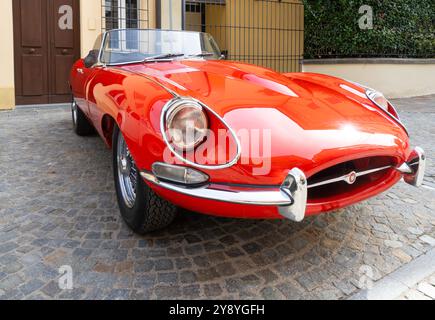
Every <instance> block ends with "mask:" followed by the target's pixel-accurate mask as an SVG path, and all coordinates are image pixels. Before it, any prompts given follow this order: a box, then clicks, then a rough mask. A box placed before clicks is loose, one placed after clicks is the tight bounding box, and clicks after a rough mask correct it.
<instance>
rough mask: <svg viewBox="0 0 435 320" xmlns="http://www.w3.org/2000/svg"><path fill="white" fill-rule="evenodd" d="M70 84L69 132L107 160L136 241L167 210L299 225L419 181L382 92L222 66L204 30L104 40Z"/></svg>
mask: <svg viewBox="0 0 435 320" xmlns="http://www.w3.org/2000/svg"><path fill="white" fill-rule="evenodd" d="M70 81H71V89H72V93H73V98H74V99H73V103H72V115H73V123H74V129H75V131H76V133H77V134H79V135H86V134H89V133H92V132H93V131H94V130H96V131H97V132H98V133H99V135H100V136H101V137H102V138H103V139H104V141H105V143H106V144H107V145H108V146H109V147H111V148H112V149H113V169H114V178H115V186H116V192H117V196H118V202H119V207H120V211H121V213H122V216H123V218H124V219H125V221H126V222H127V224H128V225H129V226H130V227H131V228H132V229H133V230H134V231H136V232H138V233H145V232H149V231H153V230H157V229H160V228H162V227H165V226H167V225H168V224H170V223H171V222H172V221H173V219H174V217H175V215H176V212H177V210H176V208H177V207H182V208H185V209H188V210H191V211H196V212H203V213H208V214H212V215H217V216H224V217H235V218H255V219H279V218H286V219H290V220H292V221H298V222H299V221H302V220H303V219H304V217H305V216H307V215H313V214H318V213H321V212H328V211H332V210H336V209H339V208H343V207H346V206H349V205H352V204H354V203H357V202H360V201H363V200H365V199H368V198H370V197H373V196H376V195H377V194H379V193H381V192H384V191H386V190H388V189H389V188H391V187H392V186H393V185H395V184H396V183H397V182H399V180H401V179H402V178H404V180H405V181H406V182H407V183H409V184H411V185H414V186H420V185H421V184H422V181H423V177H424V171H425V155H424V152H423V150H422V149H421V148H415V149H411V148H410V139H409V135H408V132H407V130H406V128H405V127H404V125H403V124H402V123H401V121H400V118H399V115H398V114H397V112H396V110H395V108H394V107H393V105H392V104H391V103H390V102H389V101H388V100H387V99H386V98H385V97H384V96H383V95H382V94H381V93H379V92H377V91H375V90H373V89H370V88H366V87H363V86H361V85H358V84H356V83H353V82H349V81H345V80H342V79H337V78H334V77H330V76H326V75H320V74H308V73H289V74H280V73H277V72H274V71H272V70H269V69H265V68H262V67H258V66H254V65H250V64H245V63H239V62H230V61H226V60H225V57H223V56H222V55H221V53H220V51H219V48H218V46H217V44H216V42H215V41H214V40H213V38H212V37H211V36H210V35H208V34H205V33H198V32H185V31H162V30H133V29H129V30H112V31H109V32H106V33H105V34H103V35H102V36H101V38H100V39H99V40H98V41H97V44H96V46H95V49H94V50H92V51H91V52H90V53H89V55H88V56H87V57H86V58H85V59H83V60H79V61H77V62H76V63H75V65H74V67H73V68H72V72H71V80H70Z"/></svg>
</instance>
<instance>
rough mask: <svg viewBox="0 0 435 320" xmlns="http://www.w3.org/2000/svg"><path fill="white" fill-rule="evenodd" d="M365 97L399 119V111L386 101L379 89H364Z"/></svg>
mask: <svg viewBox="0 0 435 320" xmlns="http://www.w3.org/2000/svg"><path fill="white" fill-rule="evenodd" d="M366 95H367V98H369V99H370V100H371V101H372V102H373V103H374V104H375V105H377V106H378V107H379V108H381V109H382V110H384V111H386V112H388V113H389V114H390V115H392V116H393V117H394V118H396V119H397V120H399V121H400V117H399V113H398V112H397V110H396V108H395V107H394V106H393V105H392V104H391V102H390V101H388V99H387V98H385V96H384V95H383V94H382V93H380V92H379V91H376V90H373V89H368V90H367V91H366Z"/></svg>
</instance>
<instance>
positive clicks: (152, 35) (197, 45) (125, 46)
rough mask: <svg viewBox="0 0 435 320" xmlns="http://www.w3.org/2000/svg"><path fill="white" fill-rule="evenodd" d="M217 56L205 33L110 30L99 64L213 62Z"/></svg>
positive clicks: (217, 49) (105, 39)
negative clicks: (193, 60) (181, 60)
mask: <svg viewBox="0 0 435 320" xmlns="http://www.w3.org/2000/svg"><path fill="white" fill-rule="evenodd" d="M220 57H221V53H220V50H219V47H218V45H217V44H216V42H215V40H214V39H213V37H212V36H211V35H209V34H207V33H200V32H190V31H167V30H138V29H125V30H111V31H108V32H107V33H106V34H105V37H104V43H103V45H102V52H101V57H100V59H101V62H102V63H104V64H107V65H116V64H127V63H135V62H142V61H145V62H146V61H156V60H173V59H190V58H201V59H210V60H217V59H220Z"/></svg>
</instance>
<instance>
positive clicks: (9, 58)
mask: <svg viewBox="0 0 435 320" xmlns="http://www.w3.org/2000/svg"><path fill="white" fill-rule="evenodd" d="M12 1H13V0H1V1H0V31H1V42H2V43H1V45H0V110H1V109H12V108H13V107H14V106H15V79H14V39H13V17H12Z"/></svg>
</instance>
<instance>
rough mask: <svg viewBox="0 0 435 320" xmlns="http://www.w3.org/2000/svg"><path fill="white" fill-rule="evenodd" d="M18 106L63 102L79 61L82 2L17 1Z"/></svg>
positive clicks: (16, 61) (54, 0)
mask: <svg viewBox="0 0 435 320" xmlns="http://www.w3.org/2000/svg"><path fill="white" fill-rule="evenodd" d="M13 11H14V12H13V14H14V43H15V48H14V49H15V94H16V103H17V104H39V103H61V102H68V101H70V99H71V96H70V89H69V84H68V78H69V72H70V69H71V66H72V65H73V63H74V61H75V60H77V59H79V58H80V16H79V13H80V8H79V0H14V1H13Z"/></svg>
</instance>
